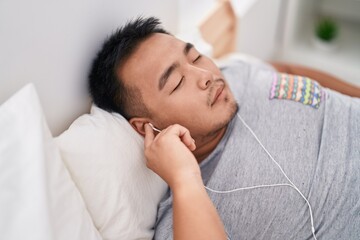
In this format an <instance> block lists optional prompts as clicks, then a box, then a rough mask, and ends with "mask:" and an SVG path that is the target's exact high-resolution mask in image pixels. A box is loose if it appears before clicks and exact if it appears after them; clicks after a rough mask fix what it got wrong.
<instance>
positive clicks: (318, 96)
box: [89, 18, 360, 239]
mask: <svg viewBox="0 0 360 240" xmlns="http://www.w3.org/2000/svg"><path fill="white" fill-rule="evenodd" d="M223 74H224V75H223ZM225 78H226V79H227V80H228V82H227V81H225ZM89 83H90V91H91V94H92V96H93V99H94V102H95V103H96V104H97V105H98V106H99V107H102V108H104V109H106V110H108V111H115V112H118V113H120V114H122V115H123V116H124V117H125V118H127V119H128V121H129V123H130V124H131V125H132V126H133V128H134V129H135V130H136V131H137V132H138V133H140V134H142V135H143V136H144V137H145V156H146V158H147V166H148V167H149V168H150V169H151V170H153V171H154V172H155V173H157V174H158V175H159V176H161V177H162V178H163V179H164V180H165V181H166V182H167V183H168V185H169V187H170V190H171V191H169V193H168V195H167V196H166V198H165V199H164V201H163V202H162V203H161V204H160V206H159V212H158V220H157V226H156V232H155V239H171V238H174V239H311V238H312V237H313V238H315V239H316V237H318V238H320V239H357V238H358V236H360V230H359V229H360V228H359V227H360V214H359V213H360V201H359V200H360V187H359V186H360V180H359V176H360V140H359V136H360V100H359V99H356V98H349V97H346V96H343V95H340V94H338V93H336V92H333V91H331V90H327V89H323V88H322V87H321V86H319V85H318V84H317V83H316V82H314V81H312V80H310V79H306V78H302V77H296V76H291V75H285V74H278V73H276V72H274V71H269V70H263V69H259V68H256V67H253V66H250V65H248V64H246V63H241V62H239V63H234V64H233V65H232V66H229V67H228V68H227V69H224V70H223V72H221V71H220V70H219V69H218V67H217V66H216V65H215V64H214V63H213V62H212V61H211V59H209V58H207V57H206V56H203V55H201V54H200V53H199V52H198V51H197V50H196V48H195V47H194V46H193V45H191V44H190V43H185V42H183V41H181V40H179V39H176V38H175V37H173V36H172V35H170V34H168V33H167V32H166V31H165V30H163V29H162V28H161V27H160V26H159V21H158V20H157V19H154V18H148V19H137V20H135V21H133V22H129V23H127V24H126V25H125V26H124V27H123V28H121V29H119V30H118V31H117V32H115V33H114V34H113V35H112V36H110V38H108V39H107V41H106V42H105V43H104V45H103V48H102V50H101V51H100V52H99V54H98V56H97V57H96V59H95V61H94V63H93V67H92V70H91V73H90V82H89ZM230 88H231V89H232V91H233V93H234V95H233V93H232V91H231V90H230ZM237 103H238V104H239V107H238V104H237ZM241 116H242V117H241ZM244 119H245V121H244ZM150 123H151V124H152V125H153V126H155V127H156V128H154V129H160V133H157V132H156V131H154V130H153V128H152V127H151V126H150ZM277 164H279V165H277ZM204 184H205V185H206V186H207V187H208V188H207V189H205V188H204ZM247 187H254V188H247ZM237 188H241V190H236V191H232V192H227V193H224V194H222V193H219V192H216V191H214V190H222V191H226V190H233V189H237ZM244 188H245V189H244ZM307 201H309V204H307ZM310 205H311V208H310V209H311V210H312V212H313V213H311V214H309V207H310ZM311 210H310V211H311ZM312 218H314V223H312V220H313V219H312ZM312 227H313V228H314V229H313V231H312Z"/></svg>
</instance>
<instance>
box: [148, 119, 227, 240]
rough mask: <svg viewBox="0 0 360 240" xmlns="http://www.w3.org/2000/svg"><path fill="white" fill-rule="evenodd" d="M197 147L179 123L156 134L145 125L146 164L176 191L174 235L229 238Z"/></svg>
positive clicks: (189, 239) (180, 238)
mask: <svg viewBox="0 0 360 240" xmlns="http://www.w3.org/2000/svg"><path fill="white" fill-rule="evenodd" d="M195 148H196V146H195V143H194V141H193V139H192V137H191V136H190V133H189V131H188V130H187V129H186V128H184V127H182V126H180V125H173V126H170V127H168V128H167V129H165V130H163V131H162V132H161V133H159V134H158V135H157V136H156V137H155V136H154V133H153V130H152V129H151V127H150V126H149V125H148V124H146V125H145V156H146V158H147V166H148V167H149V168H150V169H151V170H153V171H154V172H155V173H157V174H158V175H159V176H160V177H161V178H163V179H164V180H165V181H166V182H167V183H168V185H169V186H170V189H171V191H172V193H173V216H174V217H173V224H174V226H173V228H174V239H175V240H183V239H184V240H185V239H186V240H192V239H194V240H201V239H206V240H211V239H216V240H221V239H226V233H225V230H224V226H223V224H222V222H221V220H220V217H219V215H218V213H217V211H216V209H215V207H214V205H213V204H212V202H211V200H210V198H209V197H208V195H207V193H206V190H205V188H204V185H203V182H202V179H201V173H200V168H199V165H198V163H197V161H196V159H195V157H194V155H193V154H192V153H191V151H193V150H195ZM190 150H191V151H190Z"/></svg>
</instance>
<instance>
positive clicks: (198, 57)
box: [193, 54, 201, 63]
mask: <svg viewBox="0 0 360 240" xmlns="http://www.w3.org/2000/svg"><path fill="white" fill-rule="evenodd" d="M200 58H201V54H200V55H199V56H197V58H195V60H194V61H193V63H195V62H196V61H198V60H199V59H200Z"/></svg>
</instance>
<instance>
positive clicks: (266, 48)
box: [233, 0, 287, 60]
mask: <svg viewBox="0 0 360 240" xmlns="http://www.w3.org/2000/svg"><path fill="white" fill-rule="evenodd" d="M285 1H287V0H285ZM281 4H282V0H246V1H240V0H239V1H237V0H233V5H234V8H235V11H236V13H237V16H238V37H237V50H238V51H239V52H242V53H246V54H249V55H252V56H255V57H258V58H261V59H265V60H268V59H272V58H273V56H274V54H275V49H276V47H277V42H278V41H279V35H278V34H279V33H278V24H279V16H280V9H281Z"/></svg>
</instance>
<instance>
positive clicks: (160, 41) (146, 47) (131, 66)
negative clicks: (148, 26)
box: [118, 33, 185, 89]
mask: <svg viewBox="0 0 360 240" xmlns="http://www.w3.org/2000/svg"><path fill="white" fill-rule="evenodd" d="M184 47H185V43H184V42H183V41H181V40H179V39H177V38H175V37H173V36H171V35H168V34H162V33H155V34H153V35H151V36H150V37H149V38H147V39H146V40H145V41H143V42H142V43H140V44H139V46H138V47H137V49H136V50H135V51H134V53H133V54H132V55H131V56H130V57H129V58H128V60H127V61H126V62H125V63H124V64H123V66H122V67H121V68H120V69H119V70H118V74H120V76H121V78H122V80H123V81H124V83H125V84H127V85H129V86H136V87H138V88H140V89H142V88H145V87H150V86H149V84H151V86H154V85H156V84H157V83H155V84H154V81H157V79H158V78H159V77H160V75H161V73H162V72H163V71H164V70H165V69H166V68H167V67H169V65H171V64H172V63H173V62H174V61H176V60H177V58H178V56H179V55H181V54H183V48H184Z"/></svg>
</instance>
